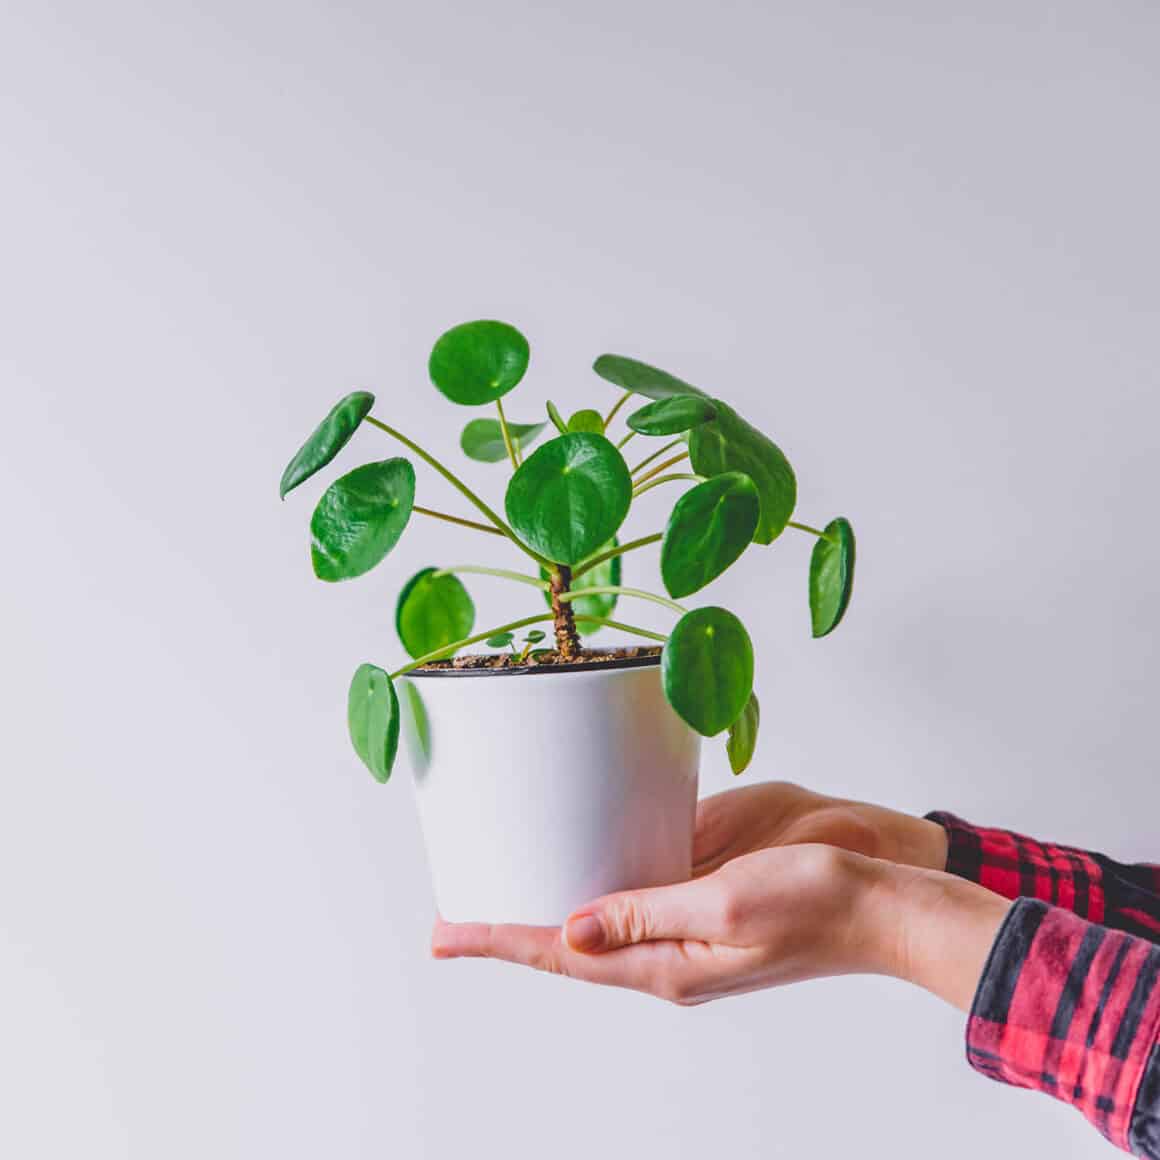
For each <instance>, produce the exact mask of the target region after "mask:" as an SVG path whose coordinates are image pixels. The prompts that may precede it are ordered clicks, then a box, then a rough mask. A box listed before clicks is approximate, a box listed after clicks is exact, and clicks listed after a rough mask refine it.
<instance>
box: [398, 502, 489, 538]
mask: <svg viewBox="0 0 1160 1160" xmlns="http://www.w3.org/2000/svg"><path fill="white" fill-rule="evenodd" d="M411 511H413V512H418V513H419V515H421V516H431V517H432V518H433V519H437V520H444V521H445V522H446V523H449V524H459V526H460V527H463V528H473V529H474V530H475V531H477V532H487V534H488V535H489V536H502V535H503V532H501V531H500V530H499V528H493V527H492V526H491V525H490V524H480V523H476V521H475V520H465V519H464V518H463V517H462V516H453V515H450V514H448V513H447V512H438V511H436V510H435V509H434V508H425V507H420V506H419V505H418V504H415V506H414V507H413V508H411Z"/></svg>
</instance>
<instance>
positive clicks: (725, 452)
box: [689, 399, 797, 544]
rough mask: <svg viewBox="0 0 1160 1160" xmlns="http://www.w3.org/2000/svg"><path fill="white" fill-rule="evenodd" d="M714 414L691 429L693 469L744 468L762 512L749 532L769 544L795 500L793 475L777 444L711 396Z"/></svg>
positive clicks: (710, 472)
mask: <svg viewBox="0 0 1160 1160" xmlns="http://www.w3.org/2000/svg"><path fill="white" fill-rule="evenodd" d="M714 403H715V405H716V407H717V418H716V419H714V420H713V421H712V422H710V423H703V424H702V425H701V426H700V427H696V428H694V429H693V431H692V433H691V434H690V436H689V458H690V459H691V460H692V463H693V470H694V471H695V472H696V473H697V474H698V475H720V474H721V473H722V472H723V471H743V472H745V474H746V475H748V476H749V478H750V479H752V480H753V482H754V483H755V484H757V494H758V495H759V496H760V498H761V518H760V519H759V520H758V523H757V531H756V532H755V533H754V535H753V538H754V540H755V541H756V542H757V543H759V544H768V543H770V542H771V541H772V540H774V539H776V538H777V537H778V536H780V535H781V533H782V532H783V531H784V530H785V525H786V523H787V522H788V521H789V518H790V516H792V515H793V509H794V505H795V504H796V503H797V480H796V479H795V478H794V474H793V468H792V467H790V465H789V461H788V460H787V459H786V457H785V456H784V455H783V454H782V453H781V449H780V448H779V447H778V446H777V444H776V443H774V442H773V441H772V440H771V439H769V438H767V437H766V436H765V435H763V434H762V433H761V432H760V431H758V430H757V428H756V427H751V426H750V425H749V424H748V423H747V422H746V421H745V420H744V419H742V418H741V416H740V415H738V414H737V412H736V411H734V410H733V408H732V407H729V406H726V404H724V403H722V402H721V401H720V399H715V400H714Z"/></svg>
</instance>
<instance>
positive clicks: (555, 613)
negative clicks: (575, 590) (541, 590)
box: [548, 564, 580, 661]
mask: <svg viewBox="0 0 1160 1160" xmlns="http://www.w3.org/2000/svg"><path fill="white" fill-rule="evenodd" d="M571 586H572V569H571V568H569V567H568V565H567V564H557V565H556V566H555V568H553V569H552V574H551V577H550V580H549V588H548V595H549V597H550V598H551V601H552V619H553V621H554V622H555V624H554V627H555V629H556V651H557V652H558V653H559V654H560V655H561V656H562V657H563V658H564V659H565V660H566V661H571V660H575V659H576V657H577V656H578V655H579V653H580V634H579V633H578V632H577V631H576V617H575V616H574V615H573V613H572V602H571V601H570V600H561V599H560V597H561V596H563V595H564V593H566V592H567V591H568V590H569V589H570V588H571Z"/></svg>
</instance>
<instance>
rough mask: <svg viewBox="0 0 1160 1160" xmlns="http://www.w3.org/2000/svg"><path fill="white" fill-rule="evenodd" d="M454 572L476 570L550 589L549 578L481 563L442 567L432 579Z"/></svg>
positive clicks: (534, 586) (542, 590)
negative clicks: (485, 565)
mask: <svg viewBox="0 0 1160 1160" xmlns="http://www.w3.org/2000/svg"><path fill="white" fill-rule="evenodd" d="M453 572H474V573H475V574H477V575H479V576H498V577H500V579H502V580H516V581H518V582H519V583H520V584H530V585H531V586H532V587H533V588H538V589H540V591H541V592H547V591H548V582H547V580H540V579H539V578H538V577H536V576H525V575H524V573H523V572H509V571H508V569H507V568H484V567H483V566H482V565H480V564H456V565H454V566H453V567H451V568H440V569H439V571H438V572H436V573H435V574H434V576H433V577H432V579H437V578H438V577H440V576H449V575H451V573H453Z"/></svg>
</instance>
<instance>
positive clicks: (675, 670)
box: [661, 606, 753, 737]
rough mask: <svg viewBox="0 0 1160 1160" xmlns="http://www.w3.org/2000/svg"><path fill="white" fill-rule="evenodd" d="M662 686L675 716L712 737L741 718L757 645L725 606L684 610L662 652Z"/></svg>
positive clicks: (750, 689) (750, 682)
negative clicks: (754, 644) (754, 646)
mask: <svg viewBox="0 0 1160 1160" xmlns="http://www.w3.org/2000/svg"><path fill="white" fill-rule="evenodd" d="M661 682H662V684H663V686H664V690H665V696H666V697H667V698H668V702H669V704H670V705H672V707H673V708H674V709H675V710H676V712H677V715H678V716H679V717H681V718H682V719H683V720H684V721H685V722H686V723H687V724H689V725H691V726H692V727H693V728H694V729H696V731H697V732H698V733H701V734H703V735H704V736H705V737H712V736H714V735H715V734H717V733H720V732H721V730H722V729H728V728H729V726H730V725H732V724H733V722H734V721H736V720H737V718H738V717H740V716H741V713H742V711H743V710H744V708H745V705H746V703H747V702H748V700H749V695H750V694H751V693H752V692H753V645H752V643H751V642H750V639H749V633H747V632H746V631H745V626H744V625H743V624H742V623H741V621H740V620H738V619H737V617H736V616H734V615H733V613H732V612H728V611H726V610H725V609H724V608H715V607H712V606H710V607H709V608H695V609H693V611H692V612H686V613H685V615H684V616H682V617H681V619H680V620H678V621H677V624H676V627H675V628H674V629H673V631H672V633H671V634H670V635H669V639H668V640H667V641H666V642H665V647H664V650H663V651H662V653H661Z"/></svg>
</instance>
